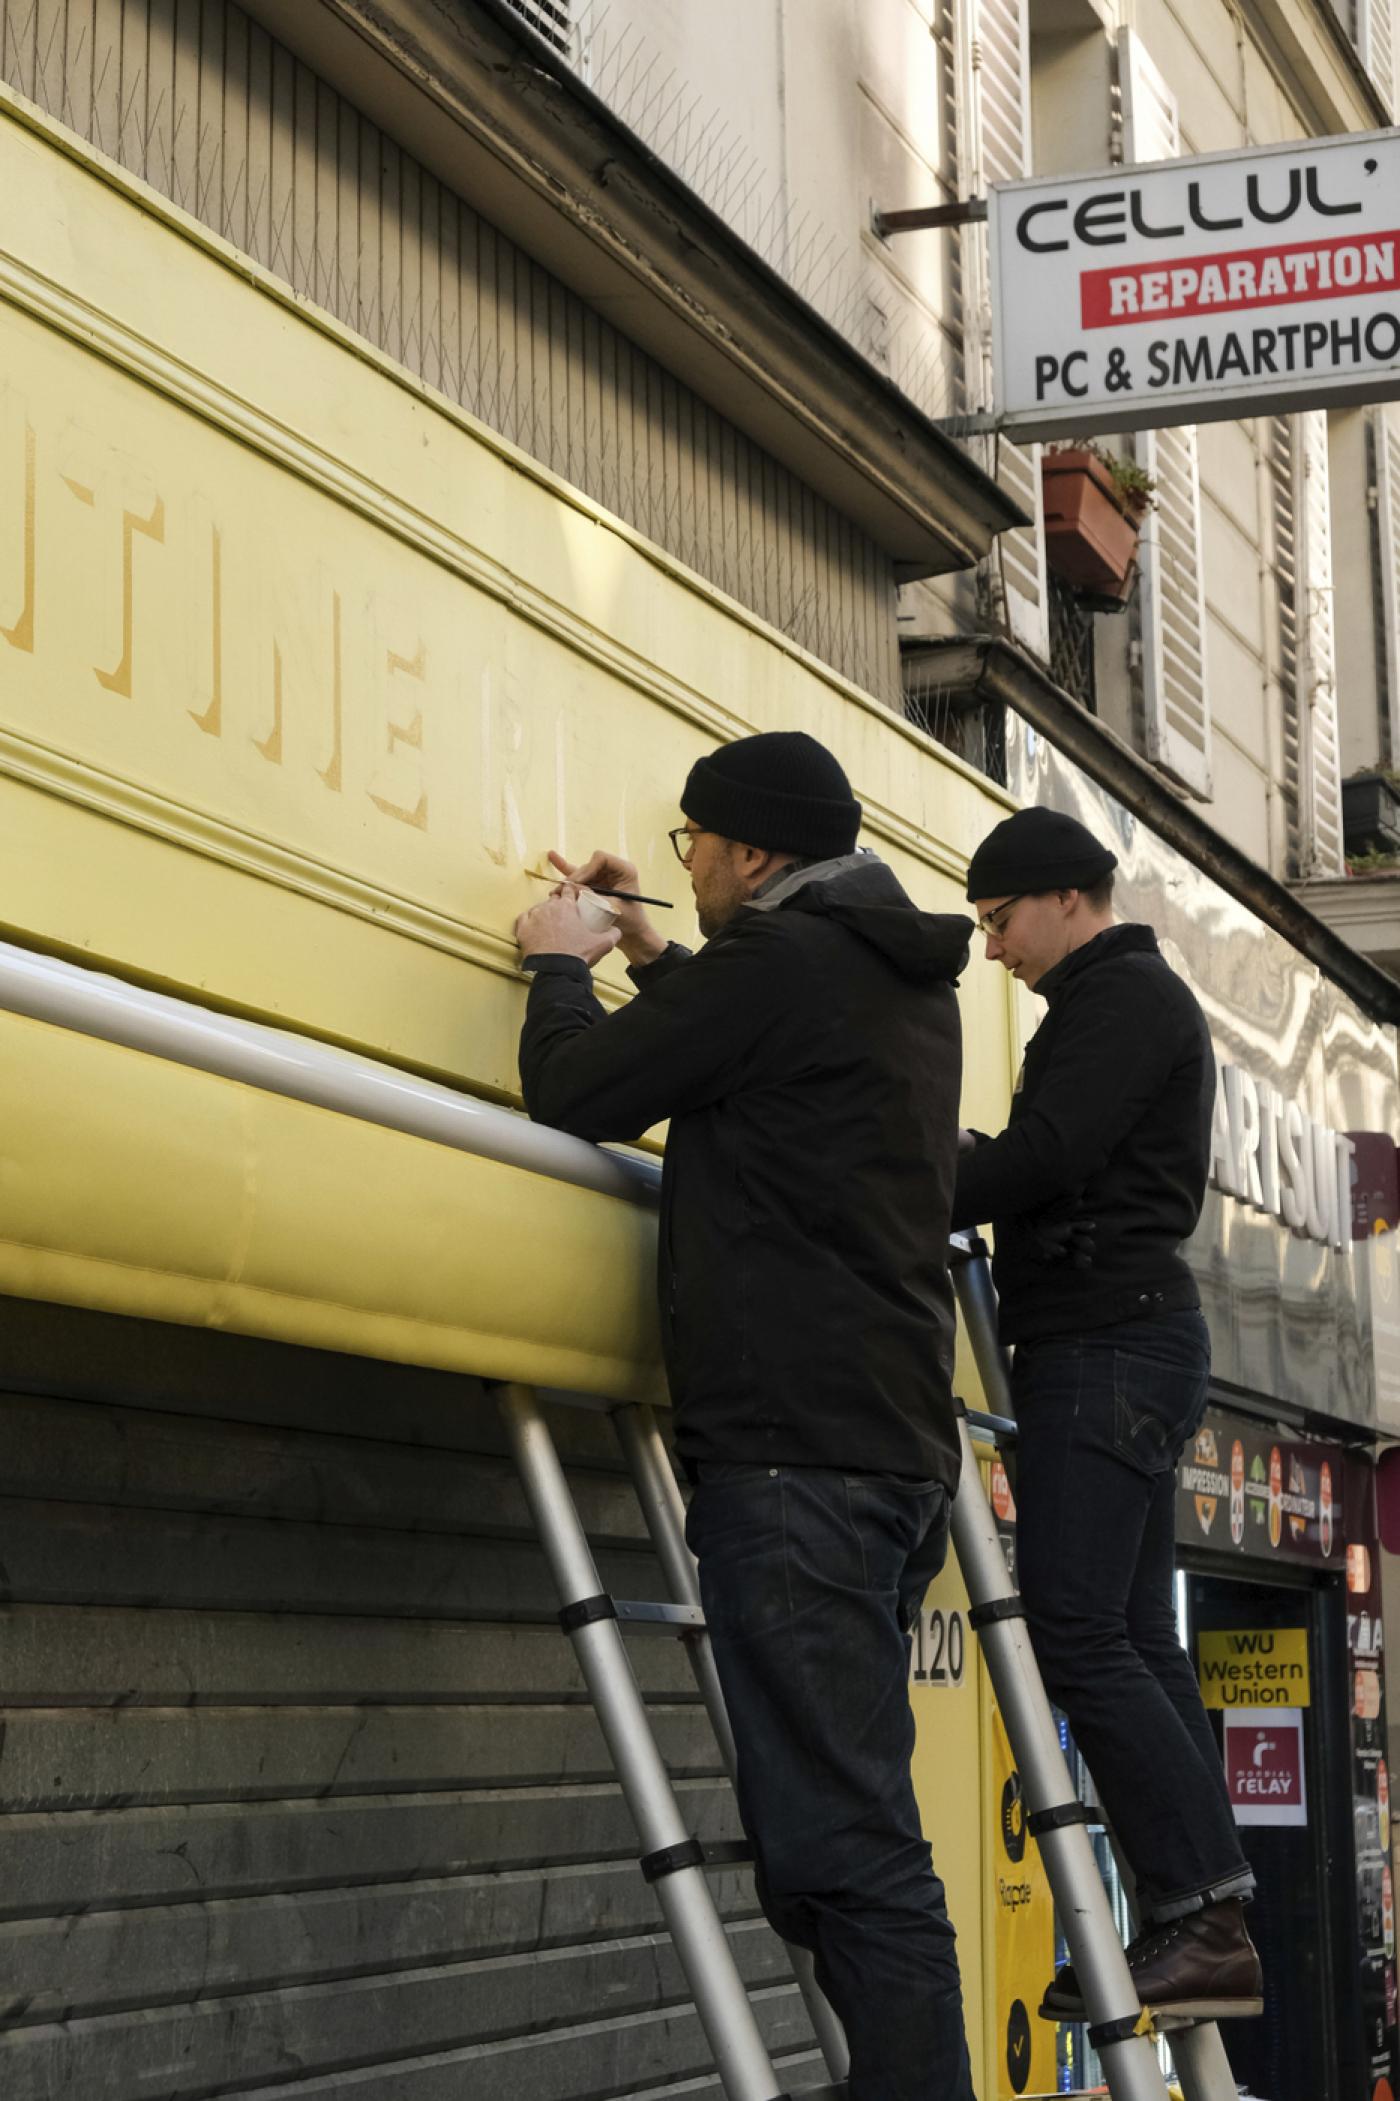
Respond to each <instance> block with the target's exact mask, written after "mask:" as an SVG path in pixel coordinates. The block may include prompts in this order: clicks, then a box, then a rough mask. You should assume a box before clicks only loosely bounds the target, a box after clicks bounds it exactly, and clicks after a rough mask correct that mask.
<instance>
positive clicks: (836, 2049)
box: [613, 1402, 851, 2084]
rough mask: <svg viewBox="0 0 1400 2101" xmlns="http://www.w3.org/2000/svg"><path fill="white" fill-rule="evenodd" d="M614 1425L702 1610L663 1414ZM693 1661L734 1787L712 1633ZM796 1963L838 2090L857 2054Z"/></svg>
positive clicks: (679, 1580)
mask: <svg viewBox="0 0 1400 2101" xmlns="http://www.w3.org/2000/svg"><path fill="white" fill-rule="evenodd" d="M613 1424H614V1427H615V1428H616V1430H617V1435H618V1441H619V1443H620V1444H621V1446H622V1449H623V1452H624V1454H625V1456H626V1459H627V1463H628V1466H629V1467H630V1469H631V1472H632V1478H633V1480H634V1481H635V1482H636V1484H637V1494H638V1498H639V1500H640V1502H641V1506H642V1515H643V1516H644V1517H645V1519H646V1523H647V1530H648V1531H649V1532H650V1534H651V1538H652V1544H653V1545H654V1547H655V1548H656V1553H657V1558H658V1559H659V1561H660V1563H661V1567H662V1571H663V1573H664V1575H665V1578H666V1582H667V1585H668V1587H669V1588H670V1591H671V1595H672V1596H673V1597H674V1599H675V1600H676V1603H677V1604H680V1605H699V1604H700V1603H701V1598H700V1582H699V1578H698V1576H697V1573H696V1567H695V1556H694V1555H693V1554H692V1553H691V1551H690V1548H689V1546H688V1545H687V1544H686V1537H685V1503H684V1501H683V1500H682V1497H681V1491H680V1484H679V1482H678V1481H677V1480H676V1473H675V1468H674V1467H673V1466H672V1464H671V1455H670V1453H669V1452H668V1451H667V1450H666V1445H665V1441H664V1439H663V1438H662V1435H661V1430H660V1427H659V1425H658V1424H657V1420H656V1414H655V1411H654V1410H653V1409H651V1408H649V1407H647V1406H646V1405H645V1403H643V1402H630V1403H628V1404H627V1405H626V1406H624V1407H621V1408H618V1409H615V1410H614V1412H613ZM684 1638H685V1645H686V1649H687V1651H688V1653H689V1656H690V1667H691V1669H692V1670H693V1671H694V1673H695V1681H696V1684H697V1685H698V1686H699V1688H700V1697H701V1700H702V1701H703V1703H704V1706H705V1711H706V1713H707V1714H708V1715H709V1717H710V1723H711V1726H712V1727H713V1729H714V1732H715V1740H716V1742H717V1743H718V1745H719V1752H720V1757H721V1758H722V1759H723V1761H724V1766H725V1770H726V1772H727V1773H728V1774H729V1778H730V1780H731V1782H732V1781H733V1780H734V1779H735V1778H736V1777H737V1773H738V1756H737V1753H736V1751H735V1747H734V1731H733V1728H732V1727H731V1725H730V1721H729V1710H728V1708H727V1707H726V1706H725V1704H724V1693H723V1690H722V1688H721V1686H720V1682H719V1672H718V1670H717V1669H716V1667H715V1658H714V1650H713V1649H712V1647H711V1645H710V1638H709V1636H708V1634H689V1635H686V1636H685V1637H684ZM783 1946H784V1947H785V1948H786V1949H787V1952H788V1956H789V1959H790V1960H791V1963H792V1973H793V1975H794V1977H795V1978H796V1979H797V1983H798V1988H799V1990H800V1991H801V1993H802V1997H803V2001H804V2003H805V2004H806V2008H807V2017H808V2019H809V2020H810V2021H811V2023H812V2032H813V2034H814V2035H815V2036H816V2038H817V2043H818V2045H819V2047H820V2049H821V2053H822V2056H823V2058H824V2059H825V2060H826V2068H827V2070H828V2072H830V2074H831V2077H832V2079H833V2080H835V2081H836V2082H837V2083H838V2084H839V2083H840V2081H842V2080H843V2079H846V2078H847V2077H848V2076H849V2074H850V2069H851V2053H850V2051H849V2050H848V2049H847V2047H846V2031H845V2029H844V2028H843V2027H842V2026H841V2021H840V2018H839V2016H838V2015H837V2012H836V2009H835V2008H834V2007H833V2006H832V2004H831V2002H830V2000H829V1999H828V1998H827V1996H826V1994H825V1992H824V1991H823V1990H822V1988H821V1986H820V1985H819V1984H818V1982H817V1972H816V1964H815V1962H814V1961H813V1959H812V1954H811V1951H810V1950H809V1949H807V1948H799V1947H797V1946H795V1945H794V1943H793V1942H792V1941H784V1943H783Z"/></svg>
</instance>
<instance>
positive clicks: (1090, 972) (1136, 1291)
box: [953, 926, 1215, 1342]
mask: <svg viewBox="0 0 1400 2101" xmlns="http://www.w3.org/2000/svg"><path fill="white" fill-rule="evenodd" d="M1036 990H1037V991H1038V992H1041V993H1043V994H1044V996H1045V997H1046V999H1047V1000H1048V1001H1049V1003H1050V1004H1049V1012H1048V1013H1047V1014H1046V1016H1045V1018H1044V1020H1043V1021H1042V1022H1041V1024H1040V1027H1039V1028H1038V1029H1037V1030H1036V1032H1035V1034H1034V1036H1032V1038H1031V1040H1030V1043H1029V1044H1028V1045H1027V1048H1026V1062H1025V1066H1024V1069H1023V1072H1022V1077H1021V1083H1020V1086H1019V1088H1018V1091H1017V1093H1016V1096H1015V1098H1014V1100H1013V1101H1012V1104H1011V1120H1010V1123H1009V1124H1008V1126H1007V1128H1006V1130H1004V1131H1003V1132H1002V1134H1001V1136H1000V1137H999V1138H990V1139H984V1140H982V1141H981V1142H979V1144H978V1145H977V1147H976V1150H975V1151H973V1152H970V1153H964V1154H963V1155H962V1156H961V1158H960V1159H959V1162H958V1186H957V1197H956V1200H955V1202H954V1206H953V1223H954V1225H956V1226H971V1225H982V1224H985V1223H986V1222H987V1221H988V1220H990V1221H991V1223H992V1225H993V1226H994V1227H995V1229H996V1253H995V1255H994V1257H993V1261H992V1273H993V1276H994V1277H995V1279H996V1286H997V1292H998V1295H999V1297H1000V1301H1001V1334H1002V1339H1003V1341H1006V1342H1025V1341H1030V1340H1031V1339H1033V1338H1034V1337H1036V1336H1043V1335H1064V1334H1070V1333H1073V1332H1075V1331H1077V1330H1081V1329H1090V1328H1100V1327H1106V1326H1108V1325H1110V1324H1111V1323H1112V1322H1114V1321H1119V1320H1129V1319H1132V1318H1134V1317H1136V1316H1138V1315H1140V1314H1144V1313H1150V1312H1160V1311H1169V1310H1171V1309H1173V1308H1180V1307H1186V1306H1195V1305H1199V1303H1200V1299H1199V1296H1198V1294H1197V1291H1196V1286H1195V1282H1194V1280H1193V1278H1192V1276H1191V1272H1190V1270H1189V1269H1188V1268H1187V1267H1186V1264H1185V1262H1184V1261H1183V1260H1182V1258H1181V1254H1180V1252H1179V1250H1180V1247H1181V1243H1182V1241H1183V1240H1185V1239H1186V1237H1187V1235H1188V1234H1189V1233H1191V1232H1192V1231H1193V1229H1194V1227H1195V1224H1196V1221H1197V1219H1198V1218H1199V1217H1200V1215H1201V1203H1202V1200H1203V1198H1204V1196H1205V1187H1206V1177H1207V1174H1208V1173H1209V1170H1210V1126H1211V1111H1212V1108H1213V1106H1214V1101H1215V1061H1214V1058H1213V1056H1212V1053H1211V1045H1210V1036H1209V1033H1208V1032H1207V1029H1206V1023H1205V1016H1204V1015H1203V1014H1202V1012H1201V1010H1200V1007H1199V1006H1198V1005H1197V1003H1196V1000H1195V997H1194V995H1193V994H1192V993H1191V992H1190V991H1189V990H1188V988H1187V987H1186V986H1185V985H1184V984H1183V983H1182V981H1181V979H1180V978H1179V977H1178V976H1177V975H1176V973H1175V971H1173V970H1172V969H1171V968H1170V967H1169V966H1168V965H1167V964H1166V963H1165V962H1164V961H1163V959H1162V957H1161V955H1160V953H1159V952H1158V948H1157V939H1156V936H1155V935H1154V933H1153V932H1152V929H1151V928H1150V927H1145V926H1115V927H1109V928H1108V929H1107V930H1106V931H1105V932H1104V933H1102V934H1099V935H1097V936H1096V937H1095V938H1094V940H1092V941H1088V942H1086V943H1085V944H1084V946H1083V947H1082V948H1077V949H1074V950H1072V952H1071V953H1070V954H1069V955H1068V956H1066V957H1065V959H1064V961H1063V962H1062V963H1057V964H1056V965H1055V967H1054V969H1053V970H1051V971H1048V972H1047V973H1046V975H1045V976H1044V977H1043V978H1042V979H1041V981H1040V983H1039V985H1038V986H1037V987H1036ZM1057 1205H1067V1206H1068V1207H1069V1208H1072V1209H1074V1210H1075V1211H1076V1212H1077V1213H1078V1215H1079V1216H1080V1217H1081V1218H1084V1219H1089V1220H1092V1221H1093V1222H1094V1255H1093V1261H1092V1264H1091V1265H1090V1266H1089V1267H1088V1268H1086V1269H1076V1268H1075V1267H1073V1266H1072V1264H1071V1263H1070V1262H1069V1261H1067V1260H1060V1261H1047V1260H1046V1259H1045V1258H1044V1255H1043V1253H1042V1252H1040V1251H1039V1250H1038V1247H1037V1230H1036V1214H1042V1215H1043V1213H1044V1212H1045V1210H1046V1209H1047V1207H1054V1206H1057Z"/></svg>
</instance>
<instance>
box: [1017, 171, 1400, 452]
mask: <svg viewBox="0 0 1400 2101" xmlns="http://www.w3.org/2000/svg"><path fill="white" fill-rule="evenodd" d="M988 217H989V222H990V226H989V231H990V239H991V278H992V341H993V357H994V369H995V399H994V404H993V406H994V409H995V412H996V414H997V416H998V418H999V419H1000V421H1001V424H1002V427H1003V428H1005V429H1006V430H1008V431H1009V432H1010V433H1011V435H1012V436H1014V437H1016V438H1018V439H1022V440H1025V441H1030V440H1031V439H1035V438H1050V437H1054V436H1056V435H1057V434H1060V435H1063V434H1065V433H1066V432H1069V431H1095V432H1099V431H1110V430H1147V429H1151V428H1153V427H1155V426H1156V425H1159V424H1168V423H1200V422H1208V421H1210V420H1212V419H1215V418H1220V417H1232V416H1241V415H1249V416H1259V415H1268V414H1271V413H1273V412H1274V411H1281V410H1291V409H1305V408H1327V407H1332V406H1340V405H1344V404H1346V403H1349V402H1362V401H1382V400H1392V399H1397V398H1400V131H1378V132H1366V133H1360V134H1353V135H1351V136H1344V137H1341V138H1332V139H1313V140H1309V141H1306V142H1305V143H1303V144H1301V145H1290V146H1272V147H1263V148H1249V149H1248V150H1246V151H1244V152H1239V153H1211V154H1203V155H1199V156H1196V157H1194V158H1191V159H1183V160H1173V161H1159V162H1156V163H1155V164H1153V165H1151V166H1137V165H1134V166H1129V167H1118V168H1106V169H1103V170H1101V171H1100V172H1099V173H1097V174H1093V175H1074V176H1055V177H1035V178H1033V179H1032V180H1030V181H1028V182H1016V183H1006V184H1002V185H996V186H994V187H993V188H992V190H991V192H990V194H989V198H988Z"/></svg>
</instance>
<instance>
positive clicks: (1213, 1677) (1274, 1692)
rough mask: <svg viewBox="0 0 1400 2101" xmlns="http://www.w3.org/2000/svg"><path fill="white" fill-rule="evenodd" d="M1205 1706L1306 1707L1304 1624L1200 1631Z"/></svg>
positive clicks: (1308, 1691)
mask: <svg viewBox="0 0 1400 2101" xmlns="http://www.w3.org/2000/svg"><path fill="white" fill-rule="evenodd" d="M1197 1668H1198V1670H1199V1671H1200V1676H1201V1698H1202V1699H1203V1700H1204V1701H1205V1704H1206V1706H1207V1707H1221V1708H1224V1707H1307V1706H1309V1705H1310V1704H1311V1701H1312V1692H1311V1687H1310V1681H1309V1676H1308V1630H1307V1628H1306V1627H1245V1628H1238V1627H1237V1628H1223V1627H1221V1628H1212V1629H1209V1630H1208V1631H1205V1632H1203V1633H1202V1634H1201V1635H1200V1636H1199V1655H1198V1662H1197Z"/></svg>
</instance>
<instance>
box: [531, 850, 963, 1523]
mask: <svg viewBox="0 0 1400 2101" xmlns="http://www.w3.org/2000/svg"><path fill="white" fill-rule="evenodd" d="M969 932H970V929H969V925H968V922H967V921H966V920H965V919H960V918H951V917H948V918H943V917H934V916H931V915H929V914H926V913H922V912H919V911H916V909H915V908H914V906H913V904H912V903H911V902H910V900H909V898H908V897H907V896H906V895H905V893H904V891H903V890H902V889H901V887H900V885H899V883H898V882H897V881H896V879H895V877H894V876H893V874H892V873H891V872H890V870H889V869H888V868H887V867H886V866H885V865H884V864H883V863H882V862H880V861H878V860H877V859H876V858H875V857H874V856H873V855H860V856H856V855H851V856H848V857H846V858H844V859H842V860H840V861H834V862H824V863H821V864H818V866H816V867H815V868H813V869H809V870H802V871H799V872H797V873H795V874H793V875H791V876H788V877H787V878H786V879H783V878H780V880H779V882H778V884H777V885H776V886H774V888H773V889H772V891H771V892H770V893H769V894H768V895H767V896H766V897H764V898H762V899H761V900H759V901H758V903H757V904H755V905H751V906H747V907H745V908H744V909H743V910H742V911H740V913H739V914H738V916H737V917H736V918H735V919H733V920H732V921H730V923H729V924H728V925H727V926H725V927H724V928H722V929H721V931H720V932H719V933H718V934H716V935H715V936H714V937H713V939H712V940H710V941H709V942H708V943H707V944H706V946H705V947H704V948H703V949H702V950H701V951H700V952H699V954H698V955H695V956H691V955H690V954H689V952H688V951H687V950H685V949H683V948H680V947H677V946H675V945H673V946H672V947H671V948H669V949H668V950H667V952H666V954H665V955H664V956H662V957H661V958H660V959H659V960H658V961H657V962H655V963H653V964H651V965H649V966H646V967H644V968H640V969H637V970H634V971H633V973H632V976H633V980H634V982H635V983H636V985H637V988H638V996H637V998H636V999H634V1000H632V1001H630V1002H629V1003H628V1004H627V1005H626V1006H625V1007H623V1008H621V1009H620V1010H618V1011H617V1012H615V1013H612V1014H607V1013H605V1012H604V1010H603V1008H602V1007H601V1006H600V1005H599V1003H598V1001H597V1000H596V999H595V998H594V995H593V991H592V986H591V982H590V979H589V975H588V971H587V969H586V968H585V966H584V965H583V964H582V963H580V962H578V961H577V960H575V959H571V958H567V957H560V956H545V957H540V958H537V959H535V964H534V983H533V984H532V986H531V988H530V998H529V1005H528V1009H527V1013H526V1020H525V1028H524V1033H523V1035H522V1038H521V1044H520V1072H521V1078H522V1081H523V1083H524V1089H525V1102H526V1106H527V1108H528V1109H529V1111H530V1114H531V1116H532V1117H534V1118H535V1119H536V1121H537V1122H540V1123H548V1124H553V1125H554V1126H555V1127H556V1128H558V1129H560V1130H565V1131H573V1132H575V1133H577V1134H578V1135H579V1136H580V1137H584V1138H591V1139H595V1140H597V1139H631V1138H636V1137H638V1136H639V1135H640V1134H641V1133H642V1132H643V1131H645V1130H647V1129H648V1128H649V1127H650V1126H651V1125H652V1124H655V1123H659V1122H660V1121H661V1120H662V1119H663V1118H665V1117H669V1118H670V1133H669V1138H668V1142H667V1146H666V1160H665V1169H664V1174H663V1180H662V1194H661V1230H660V1290H661V1324H662V1336H663V1342H664V1347H665V1354H666V1367H667V1374H668V1377H669V1380H670V1387H671V1396H672V1400H673V1402H674V1405H675V1410H676V1442H677V1447H678V1449H679V1451H680V1454H681V1456H682V1458H684V1459H685V1460H687V1461H695V1460H728V1461H751V1462H753V1461H756V1462H764V1463H771V1464H773V1465H779V1464H784V1465H802V1466H829V1467H842V1468H847V1469H850V1470H851V1471H853V1472H854V1471H862V1472H864V1471H869V1472H878V1473H893V1474H902V1475H906V1476H914V1477H920V1478H931V1479H935V1480H938V1481H941V1482H942V1483H943V1484H944V1485H945V1486H946V1487H947V1488H948V1489H949V1490H950V1491H951V1489H952V1488H953V1487H954V1486H955V1484H956V1480H957V1471H958V1441H957V1432H956V1426H955V1418H954V1413H953V1404H952V1386H951V1379H952V1363H953V1305H952V1295H951V1292H950V1288H949V1283H948V1275H947V1269H946V1253H947V1246H946V1244H947V1237H948V1220H949V1208H950V1206H951V1203H952V1196H953V1175H954V1163H955V1152H956V1143H957V1139H956V1131H957V1102H958V1091H959V1079H960V1072H961V1043H960V1030H959V1019H958V1010H957V1001H956V998H955V996H954V989H953V988H954V982H955V973H956V972H957V971H958V970H960V969H961V967H962V965H963V963H964V962H965V960H966V956H967V941H968V935H969Z"/></svg>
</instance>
